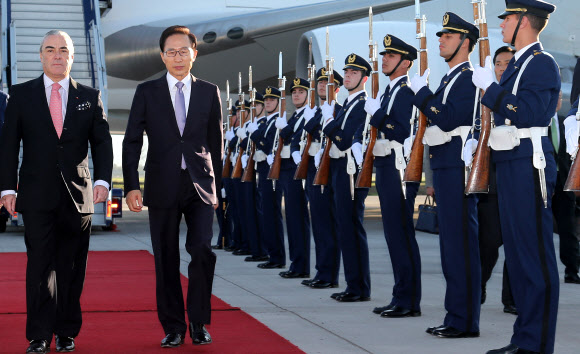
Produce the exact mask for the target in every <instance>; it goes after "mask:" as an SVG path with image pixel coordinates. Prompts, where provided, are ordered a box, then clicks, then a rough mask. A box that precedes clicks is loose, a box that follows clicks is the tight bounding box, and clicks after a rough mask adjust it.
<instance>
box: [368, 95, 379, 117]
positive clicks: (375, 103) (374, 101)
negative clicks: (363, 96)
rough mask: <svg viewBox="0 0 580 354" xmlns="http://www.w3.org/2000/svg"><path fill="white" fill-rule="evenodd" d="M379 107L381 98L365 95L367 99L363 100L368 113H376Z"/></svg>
mask: <svg viewBox="0 0 580 354" xmlns="http://www.w3.org/2000/svg"><path fill="white" fill-rule="evenodd" d="M379 108H381V100H380V99H379V98H372V97H367V101H366V102H365V111H366V112H367V113H368V114H370V115H371V116H372V115H374V114H375V113H377V111H378V110H379Z"/></svg>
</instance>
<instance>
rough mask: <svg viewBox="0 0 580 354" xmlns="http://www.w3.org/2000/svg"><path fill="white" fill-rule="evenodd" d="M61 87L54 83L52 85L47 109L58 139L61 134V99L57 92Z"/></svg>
mask: <svg viewBox="0 0 580 354" xmlns="http://www.w3.org/2000/svg"><path fill="white" fill-rule="evenodd" d="M60 88H61V86H60V85H59V84H58V83H57V82H55V83H54V84H52V91H51V93H50V104H49V105H48V108H49V109H50V115H51V117H52V124H54V130H56V134H58V137H59V138H60V135H61V134H62V124H63V122H62V98H61V96H60V92H58V90H59V89H60Z"/></svg>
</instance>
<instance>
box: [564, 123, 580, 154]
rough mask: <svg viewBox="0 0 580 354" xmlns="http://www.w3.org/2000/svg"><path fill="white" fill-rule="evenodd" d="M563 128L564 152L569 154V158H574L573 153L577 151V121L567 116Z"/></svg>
mask: <svg viewBox="0 0 580 354" xmlns="http://www.w3.org/2000/svg"><path fill="white" fill-rule="evenodd" d="M564 128H565V133H564V136H565V137H566V152H567V153H568V154H570V156H574V153H575V152H576V150H577V149H578V121H576V116H569V117H568V118H566V119H564Z"/></svg>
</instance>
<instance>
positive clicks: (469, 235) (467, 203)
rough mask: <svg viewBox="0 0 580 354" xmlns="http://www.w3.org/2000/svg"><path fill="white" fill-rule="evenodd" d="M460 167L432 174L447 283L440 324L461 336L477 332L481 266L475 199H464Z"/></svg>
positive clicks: (462, 176)
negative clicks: (457, 331)
mask: <svg viewBox="0 0 580 354" xmlns="http://www.w3.org/2000/svg"><path fill="white" fill-rule="evenodd" d="M464 179H465V171H464V168H463V167H451V168H442V169H434V170H433V185H434V187H435V192H436V193H437V205H438V209H437V219H438V221H439V247H440V251H441V267H442V268H443V276H444V277H445V281H446V285H447V287H446V290H445V310H447V314H446V316H445V320H444V321H443V324H444V325H446V326H449V327H453V328H455V329H458V330H460V331H462V332H478V331H479V314H480V309H481V303H480V302H481V265H480V257H479V241H478V237H477V231H478V229H477V228H478V226H477V199H476V197H474V196H473V195H471V196H465V194H464V193H463V192H464V187H465V183H464Z"/></svg>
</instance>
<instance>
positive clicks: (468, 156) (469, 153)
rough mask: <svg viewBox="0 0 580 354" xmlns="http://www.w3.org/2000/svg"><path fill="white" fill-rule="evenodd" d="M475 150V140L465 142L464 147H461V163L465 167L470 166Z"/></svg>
mask: <svg viewBox="0 0 580 354" xmlns="http://www.w3.org/2000/svg"><path fill="white" fill-rule="evenodd" d="M475 150H477V140H475V139H469V140H467V141H466V142H465V146H464V147H463V162H465V166H471V162H473V154H475Z"/></svg>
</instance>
